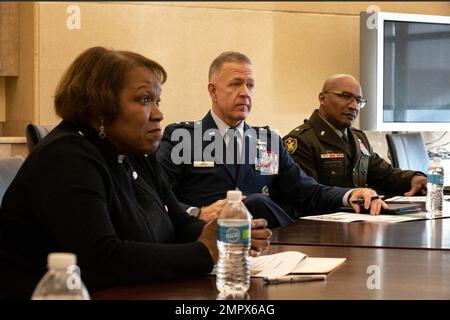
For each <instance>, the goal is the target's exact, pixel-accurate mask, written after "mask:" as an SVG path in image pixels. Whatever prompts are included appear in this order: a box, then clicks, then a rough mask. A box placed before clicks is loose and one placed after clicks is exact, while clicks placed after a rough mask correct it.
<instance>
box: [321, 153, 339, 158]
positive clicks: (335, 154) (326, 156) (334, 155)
mask: <svg viewBox="0 0 450 320" xmlns="http://www.w3.org/2000/svg"><path fill="white" fill-rule="evenodd" d="M320 157H321V158H322V159H334V158H344V154H343V153H322V154H321V155H320Z"/></svg>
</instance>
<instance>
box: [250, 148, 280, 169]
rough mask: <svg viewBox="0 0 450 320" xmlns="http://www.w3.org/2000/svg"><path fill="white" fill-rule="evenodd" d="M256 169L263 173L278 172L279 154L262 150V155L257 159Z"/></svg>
mask: <svg viewBox="0 0 450 320" xmlns="http://www.w3.org/2000/svg"><path fill="white" fill-rule="evenodd" d="M255 169H256V170H258V171H261V174H263V175H272V174H278V154H275V153H273V152H272V151H262V152H261V157H259V158H258V157H256V159H255Z"/></svg>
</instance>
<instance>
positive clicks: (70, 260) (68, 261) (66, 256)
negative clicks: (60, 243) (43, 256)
mask: <svg viewBox="0 0 450 320" xmlns="http://www.w3.org/2000/svg"><path fill="white" fill-rule="evenodd" d="M75 264H77V256H76V255H75V254H73V253H66V252H54V253H49V255H48V256H47V266H48V268H49V269H67V267H68V266H70V265H75Z"/></svg>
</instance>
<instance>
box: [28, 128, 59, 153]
mask: <svg viewBox="0 0 450 320" xmlns="http://www.w3.org/2000/svg"><path fill="white" fill-rule="evenodd" d="M54 127H55V126H38V125H37V124H34V123H30V124H28V125H27V127H26V129H25V136H26V137H27V144H28V151H29V152H31V150H33V148H34V147H35V146H36V145H37V144H38V143H39V141H41V140H42V139H43V138H44V137H45V136H46V135H47V134H48V133H49V132H50V131H52V129H53V128H54Z"/></svg>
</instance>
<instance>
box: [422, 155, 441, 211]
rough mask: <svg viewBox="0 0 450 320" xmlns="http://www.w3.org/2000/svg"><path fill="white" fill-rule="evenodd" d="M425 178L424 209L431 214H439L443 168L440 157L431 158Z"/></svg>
mask: <svg viewBox="0 0 450 320" xmlns="http://www.w3.org/2000/svg"><path fill="white" fill-rule="evenodd" d="M427 178H428V182H427V202H426V209H427V211H428V212H430V213H432V214H433V215H435V214H441V213H442V205H443V199H444V168H443V167H442V163H441V158H439V157H436V158H434V159H433V162H432V163H431V164H430V168H429V169H428V172H427Z"/></svg>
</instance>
